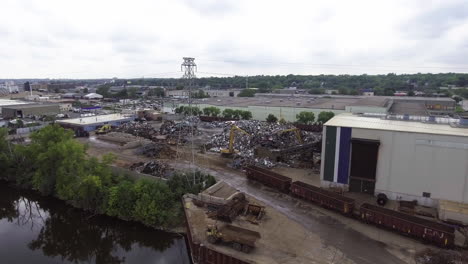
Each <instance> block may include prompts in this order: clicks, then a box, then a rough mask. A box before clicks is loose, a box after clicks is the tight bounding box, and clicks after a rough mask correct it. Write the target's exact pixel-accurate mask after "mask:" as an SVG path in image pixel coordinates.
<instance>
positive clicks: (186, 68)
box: [180, 57, 197, 115]
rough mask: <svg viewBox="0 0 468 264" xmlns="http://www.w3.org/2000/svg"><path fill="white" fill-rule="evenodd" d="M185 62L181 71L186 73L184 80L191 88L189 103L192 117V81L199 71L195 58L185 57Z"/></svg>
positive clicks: (181, 66)
mask: <svg viewBox="0 0 468 264" xmlns="http://www.w3.org/2000/svg"><path fill="white" fill-rule="evenodd" d="M183 59H184V62H183V63H182V64H181V65H180V70H181V71H183V72H184V75H183V76H182V79H186V80H187V83H188V87H189V94H188V103H189V107H190V115H192V81H193V79H194V78H196V76H195V72H196V71H197V64H195V58H190V57H184V58H183Z"/></svg>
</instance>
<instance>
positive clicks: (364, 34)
mask: <svg viewBox="0 0 468 264" xmlns="http://www.w3.org/2000/svg"><path fill="white" fill-rule="evenodd" d="M0 39H1V41H0V79H8V78H80V79H83V78H112V77H118V78H141V77H146V78H154V77H161V78H163V77H169V78H177V77H180V76H181V75H182V72H180V64H181V63H182V57H184V56H190V57H195V62H196V63H197V64H198V66H199V67H198V73H197V76H199V77H207V76H220V77H221V76H231V75H261V74H265V75H277V74H280V75H286V74H302V75H305V74H314V75H316V74H363V73H368V74H385V73H390V72H393V73H397V74H402V73H418V72H421V73H427V72H431V73H439V72H468V62H467V61H466V58H468V44H467V43H468V2H467V1H462V0H437V1H423V0H415V1H403V0H395V1H370V0H365V1H333V0H331V1H305V0H304V1H299V0H291V1H264V0H259V1H247V0H237V1H234V0H232V1H231V0H226V1H216V0H200V1H190V0H174V1H150V0H137V1H108V0H105V1H91V0H83V1H78V2H76V1H73V2H69V1H60V0H42V1H41V0H18V1H9V0H7V1H4V2H2V16H0Z"/></svg>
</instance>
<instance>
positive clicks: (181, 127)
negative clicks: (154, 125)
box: [159, 118, 199, 143]
mask: <svg viewBox="0 0 468 264" xmlns="http://www.w3.org/2000/svg"><path fill="white" fill-rule="evenodd" d="M198 122H199V120H198V121H197V120H191V119H190V118H186V119H185V120H184V121H182V122H179V123H175V122H174V121H172V120H166V121H164V123H163V124H162V125H161V128H160V129H159V133H160V134H161V135H167V136H168V138H172V139H178V140H180V141H181V142H183V143H185V142H186V141H187V137H188V136H190V135H192V134H193V135H198V134H199V131H198V129H197V123H198Z"/></svg>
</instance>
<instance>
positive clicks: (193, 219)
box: [186, 196, 356, 264]
mask: <svg viewBox="0 0 468 264" xmlns="http://www.w3.org/2000/svg"><path fill="white" fill-rule="evenodd" d="M247 198H248V199H249V201H250V202H251V203H252V202H253V203H256V204H259V205H265V204H264V203H262V202H260V201H258V200H256V199H254V198H253V197H251V196H248V197H247ZM186 201H190V200H186ZM186 206H187V207H188V209H187V210H188V211H189V213H188V214H187V215H188V217H189V219H190V220H189V222H190V225H191V227H192V232H193V235H194V237H195V240H196V241H198V242H199V243H203V244H204V245H207V246H208V247H212V248H215V249H216V250H217V251H220V252H222V253H225V254H228V255H232V256H235V257H237V258H240V259H242V260H248V261H251V262H253V263H272V264H274V263H278V264H279V263H285V264H286V263H291V264H292V263H294V264H296V263H297V264H299V263H324V264H325V263H343V264H347V263H356V262H354V261H352V260H350V259H348V258H347V257H346V256H344V255H343V254H342V252H340V251H339V250H338V249H336V248H334V247H333V246H326V245H324V244H323V243H322V241H321V239H320V237H319V236H318V235H317V234H315V233H313V232H310V231H308V230H306V229H305V228H304V227H303V226H302V225H300V224H298V223H295V222H293V221H290V220H289V219H288V217H287V216H285V215H284V214H282V213H280V212H278V211H277V210H275V209H273V208H271V207H269V206H266V215H265V217H264V218H263V219H262V221H261V222H260V224H258V225H255V224H251V223H249V222H247V221H244V220H242V219H241V217H238V218H237V219H236V220H235V221H234V222H233V223H232V224H233V225H236V226H239V227H242V228H245V229H249V230H252V231H256V232H259V233H260V234H261V238H260V239H259V240H258V241H257V242H256V248H255V249H254V250H253V251H252V252H251V253H249V254H245V253H242V252H239V251H236V250H234V249H232V248H230V247H229V246H227V245H213V244H210V243H208V242H207V240H206V232H205V230H206V226H207V224H214V223H215V221H214V220H212V219H209V218H208V217H206V214H205V212H204V210H202V209H200V208H198V207H196V206H195V205H193V204H192V203H191V202H186ZM218 225H220V223H219V222H218Z"/></svg>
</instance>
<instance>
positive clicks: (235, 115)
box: [232, 109, 242, 119]
mask: <svg viewBox="0 0 468 264" xmlns="http://www.w3.org/2000/svg"><path fill="white" fill-rule="evenodd" d="M241 116H242V110H239V109H235V110H233V111H232V117H233V118H234V119H240V118H241Z"/></svg>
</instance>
